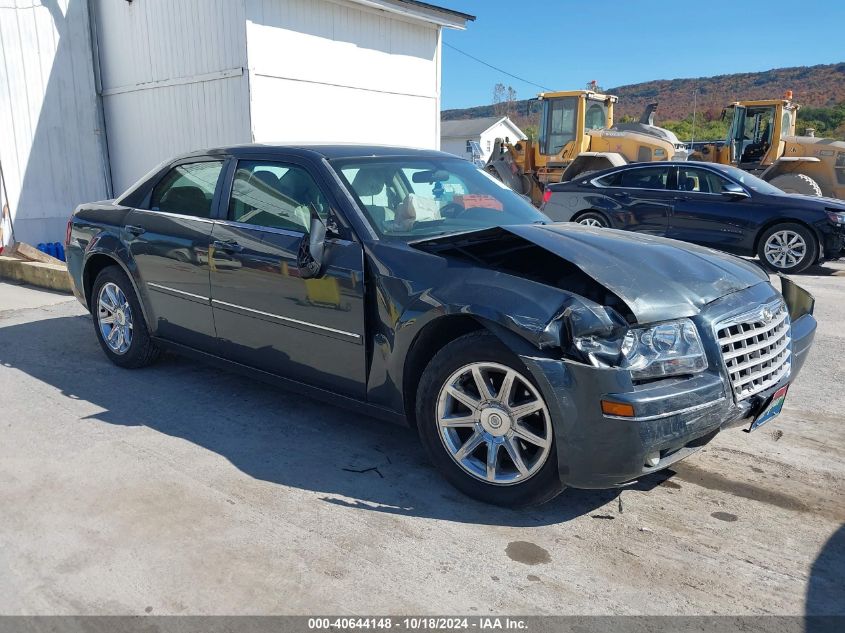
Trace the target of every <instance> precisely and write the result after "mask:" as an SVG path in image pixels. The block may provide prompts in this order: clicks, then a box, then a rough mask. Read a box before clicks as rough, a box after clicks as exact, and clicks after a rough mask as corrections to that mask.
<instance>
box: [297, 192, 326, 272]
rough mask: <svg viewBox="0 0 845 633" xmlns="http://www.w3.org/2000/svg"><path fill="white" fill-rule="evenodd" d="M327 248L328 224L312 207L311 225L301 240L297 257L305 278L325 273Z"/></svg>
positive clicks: (300, 270)
mask: <svg viewBox="0 0 845 633" xmlns="http://www.w3.org/2000/svg"><path fill="white" fill-rule="evenodd" d="M325 250H326V224H325V222H323V220H322V219H321V218H320V216H319V215H318V214H317V212H316V211H315V210H314V209H313V208H312V209H311V225H310V227H309V230H308V233H306V234H305V235H303V236H302V240H301V241H300V242H299V252H298V253H297V257H296V264H297V267H298V268H299V274H300V276H301V277H302V278H303V279H312V278H314V277H320V276H321V275H322V274H323V268H324V265H325V261H324V255H325Z"/></svg>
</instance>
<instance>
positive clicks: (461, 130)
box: [440, 116, 527, 161]
mask: <svg viewBox="0 0 845 633" xmlns="http://www.w3.org/2000/svg"><path fill="white" fill-rule="evenodd" d="M497 138H502V139H504V138H509V139H510V140H511V141H513V142H516V141H521V140H525V139H526V138H527V137H526V136H525V134H524V133H523V131H522V130H520V129H519V128H518V127H517V125H516V123H514V122H513V121H511V120H510V118H509V117H506V116H503V117H498V116H488V117H480V118H477V119H457V120H454V121H443V122H442V123H441V124H440V149H442V150H443V151H444V152H449V153H451V154H456V155H458V156H460V157H461V158H466V159H467V160H471V159H472V153H471V151H470V150H469V141H475V142H476V143H478V145H479V146H480V147H481V160H484V161H486V160H487V159H488V158H489V157H490V154H491V153H492V152H493V143H495V142H496V139H497Z"/></svg>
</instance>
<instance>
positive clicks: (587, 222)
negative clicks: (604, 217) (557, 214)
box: [578, 218, 604, 227]
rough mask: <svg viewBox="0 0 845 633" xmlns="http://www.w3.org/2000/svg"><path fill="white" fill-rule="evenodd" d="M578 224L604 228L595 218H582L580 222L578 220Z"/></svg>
mask: <svg viewBox="0 0 845 633" xmlns="http://www.w3.org/2000/svg"><path fill="white" fill-rule="evenodd" d="M578 224H583V225H584V226H598V227H603V226H604V224H602V222H601V221H600V220H597V219H596V218H583V219H581V220H578Z"/></svg>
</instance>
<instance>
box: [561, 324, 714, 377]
mask: <svg viewBox="0 0 845 633" xmlns="http://www.w3.org/2000/svg"><path fill="white" fill-rule="evenodd" d="M574 343H575V347H576V348H577V349H578V350H579V351H580V352H581V353H582V354H584V355H585V356H587V358H588V359H589V360H590V362H591V363H592V364H593V365H595V366H596V367H618V368H619V369H627V370H629V371H630V372H631V374H632V376H633V378H634V379H635V380H646V379H650V378H663V377H667V376H677V375H679V374H696V373H699V372H702V371H704V370H705V369H707V356H706V355H705V353H704V346H703V345H702V344H701V337H699V335H698V329H697V328H696V327H695V324H694V323H693V322H692V321H690V320H689V319H679V320H677V321H667V322H666V323H658V324H656V325H652V326H648V327H638V328H629V329H628V330H627V331H625V332H624V333H623V335H621V336H619V337H616V338H601V337H598V336H585V337H581V338H576V339H575V340H574Z"/></svg>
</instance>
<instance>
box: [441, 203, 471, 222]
mask: <svg viewBox="0 0 845 633" xmlns="http://www.w3.org/2000/svg"><path fill="white" fill-rule="evenodd" d="M464 211H466V209H465V208H464V205H462V204H458V203H457V202H450V203H449V204H447V205H446V206H444V207H443V208H442V209H440V215H441V216H443V217H444V218H456V217H458V216H459V215H460V214H461V213H463V212H464Z"/></svg>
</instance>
